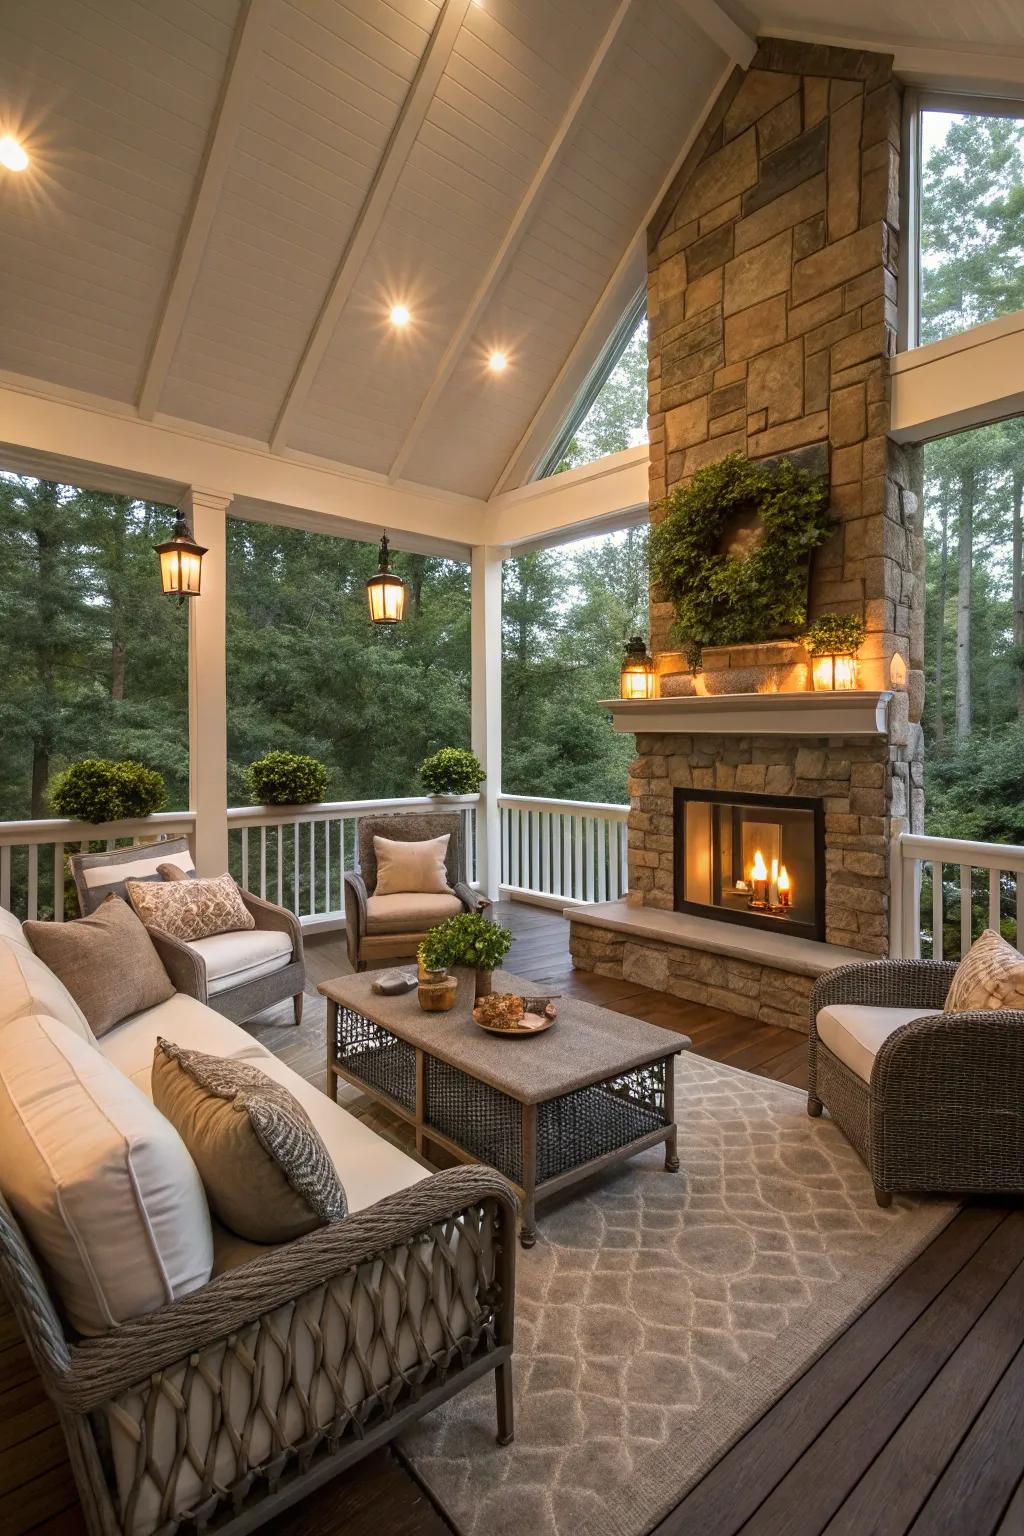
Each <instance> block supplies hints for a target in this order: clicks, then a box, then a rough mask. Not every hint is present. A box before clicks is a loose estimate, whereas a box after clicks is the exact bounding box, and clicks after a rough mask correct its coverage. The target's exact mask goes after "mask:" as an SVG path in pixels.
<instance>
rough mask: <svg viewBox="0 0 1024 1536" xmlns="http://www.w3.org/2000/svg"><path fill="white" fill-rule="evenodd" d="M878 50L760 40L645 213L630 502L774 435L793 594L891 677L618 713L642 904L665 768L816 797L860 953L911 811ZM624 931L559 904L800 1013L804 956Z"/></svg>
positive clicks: (832, 877)
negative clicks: (795, 971)
mask: <svg viewBox="0 0 1024 1536" xmlns="http://www.w3.org/2000/svg"><path fill="white" fill-rule="evenodd" d="M891 66H892V60H891V58H890V57H888V56H886V55H882V54H873V53H864V52H858V51H852V50H847V49H840V48H826V47H820V46H817V45H806V44H801V43H793V42H783V41H778V40H774V39H767V40H763V41H762V42H761V44H760V47H759V50H758V53H757V55H756V57H755V59H754V61H753V64H752V66H751V68H750V69H749V70H748V71H747V72H746V73H742V72H739V71H738V72H737V73H736V75H735V76H734V78H733V79H732V81H731V82H730V83H729V85H728V86H727V87H726V88H725V90H724V91H723V93H722V95H721V97H720V98H719V100H718V102H717V103H716V106H715V108H714V109H713V110H712V112H711V114H710V115H709V118H708V120H707V122H706V124H705V126H704V129H703V131H702V133H701V135H700V137H699V139H698V141H697V142H696V143H695V145H694V147H693V150H692V151H691V153H690V155H689V157H688V159H687V162H686V163H685V164H684V166H683V167H682V169H681V171H680V173H679V176H678V177H677V180H676V183H675V186H674V187H673V189H672V191H671V192H670V194H669V196H668V198H667V199H666V201H665V204H664V205H663V207H662V209H661V210H660V212H659V214H658V216H657V218H656V219H655V221H654V223H653V225H652V228H651V230H650V239H649V251H650V259H649V286H648V320H649V335H650V343H649V346H650V374H649V377H650V393H649V435H650V445H651V464H650V490H651V501H652V508H653V510H652V516H653V517H655V518H657V516H658V511H657V503H658V501H659V500H660V499H661V498H662V497H664V496H665V495H666V494H667V493H668V492H670V491H671V490H672V489H673V488H674V487H676V486H678V485H681V484H685V483H686V482H687V480H688V479H689V477H690V476H692V475H693V474H694V473H695V472H696V471H697V470H698V469H700V468H702V467H703V466H704V465H706V464H709V463H712V462H714V461H715V460H717V459H719V458H722V457H724V456H725V455H726V454H729V453H735V452H739V453H742V454H745V455H746V456H747V457H749V458H769V457H773V456H777V455H779V454H788V455H793V456H796V457H797V458H798V459H799V460H800V461H802V462H804V463H806V464H807V465H808V466H809V467H811V468H814V469H816V470H818V471H820V472H822V473H825V474H827V475H828V476H829V480H830V486H831V509H832V516H833V518H834V520H835V531H834V533H833V535H832V537H831V538H830V539H829V541H828V543H827V544H826V545H825V546H824V547H823V548H822V549H821V550H819V551H818V552H817V553H816V555H815V557H814V561H813V566H812V570H811V578H810V612H811V615H812V617H813V616H815V615H817V614H820V613H823V612H837V613H856V614H860V615H862V616H863V618H864V620H865V623H866V626H867V632H868V633H867V639H866V641H865V643H864V645H863V646H862V648H861V651H860V681H861V686H862V687H864V688H869V689H892V690H893V693H894V697H893V700H892V704H891V706H890V717H889V718H890V725H889V734H888V737H887V738H885V737H878V738H876V739H861V740H857V741H836V740H828V739H821V740H817V739H813V738H810V739H809V738H806V737H802V738H800V739H799V740H787V739H784V738H781V737H772V736H754V737H751V736H745V737H742V736H723V737H717V736H716V737H710V736H698V735H695V736H692V737H689V736H684V735H665V736H651V735H641V736H639V737H638V740H637V746H638V756H637V760H636V763H635V764H634V766H633V776H632V780H631V785H630V797H631V807H632V809H631V816H630V865H629V869H630V897H631V900H632V901H634V902H638V903H640V904H642V905H645V906H649V907H658V908H663V909H671V907H672V906H673V858H674V855H673V849H672V788H673V787H674V786H675V785H686V784H692V785H694V786H696V787H704V788H718V789H725V788H731V787H734V788H736V789H741V790H747V791H754V792H761V793H769V794H782V795H785V794H795V795H811V796H819V797H821V798H822V800H823V801H824V810H825V826H826V865H827V879H826V922H827V938H828V940H829V941H830V942H831V943H834V944H840V945H843V946H846V947H848V948H852V949H856V950H860V951H862V952H864V953H865V954H866V955H878V954H884V953H886V951H887V947H888V945H887V932H888V910H889V878H888V857H889V847H890V842H891V839H892V837H893V835H894V834H895V833H897V832H899V831H902V830H905V829H906V828H907V827H908V826H913V827H915V828H917V827H919V826H920V824H921V818H922V813H923V798H922V787H921V786H922V764H921V752H922V735H921V727H920V718H921V711H922V705H923V663H922V652H923V564H924V552H923V541H922V537H921V531H920V516H919V498H918V485H919V481H918V477H919V466H918V462H917V455H916V451H915V450H907V449H903V448H900V447H898V446H897V445H895V444H893V443H892V442H890V440H889V438H888V437H887V431H888V426H889V416H890V403H889V402H890V377H889V373H890V367H889V363H890V358H891V356H892V354H893V352H894V350H895V336H896V323H897V272H898V265H899V224H900V217H899V214H900V210H899V149H900V121H901V101H900V95H901V93H900V88H899V86H898V84H897V82H896V81H894V79H893V77H892V68H891ZM739 532H740V535H741V536H743V535H742V530H740V531H739ZM672 618H673V614H672V611H671V609H670V607H669V606H668V605H667V604H664V603H661V602H659V601H657V594H656V593H655V594H654V600H653V601H652V604H651V643H652V650H653V651H654V654H655V657H656V660H657V664H658V671H659V674H660V678H661V686H662V692H663V693H664V694H666V695H668V694H672V693H685V692H689V691H692V688H693V682H692V681H691V680H690V679H689V678H687V677H686V675H685V671H686V669H685V665H684V662H683V660H682V657H681V656H680V655H679V654H678V652H677V651H675V650H673V646H672V640H671V636H670V630H671V623H672ZM705 666H706V667H707V668H710V669H711V671H710V672H709V674H708V677H707V679H706V680H698V683H697V686H698V691H703V689H704V688H705V686H707V685H708V684H710V683H712V682H713V683H714V686H713V687H708V691H713V692H716V693H717V692H723V691H729V689H728V684H727V683H725V684H724V685H723V680H722V673H723V672H725V673H727V672H728V670H729V669H730V668H732V669H737V670H739V671H743V672H745V673H746V680H745V682H743V683H740V684H739V686H740V687H744V686H746V687H749V686H750V681H749V679H750V677H751V675H752V674H751V671H750V669H751V668H752V667H755V668H764V667H766V666H768V667H770V668H771V669H772V672H771V677H770V682H769V684H768V685H769V686H772V687H778V688H779V689H781V690H783V691H785V690H787V689H791V688H799V687H805V686H807V681H808V679H807V667H806V657H805V656H804V655H803V652H802V649H801V648H798V647H797V646H795V645H794V644H793V643H788V644H787V643H781V644H775V645H772V646H760V647H745V646H736V647H730V648H729V649H728V650H725V651H715V652H712V653H709V652H706V653H705ZM740 931H742V930H740ZM632 942H633V941H631V940H628V939H623V936H622V935H615V934H613V933H611V932H609V931H607V930H605V931H604V932H603V933H602V931H601V930H599V929H597V928H596V927H594V926H593V925H588V924H586V923H585V922H581V923H576V924H574V925H573V937H572V947H573V955H574V959H575V962H576V964H577V965H579V966H581V967H584V968H596V969H598V970H602V971H604V972H605V973H608V974H617V975H618V974H623V973H624V972H626V973H627V974H632V976H633V977H634V979H637V980H641V979H646V980H647V981H648V983H649V984H651V985H656V986H663V988H664V990H667V991H670V992H675V993H676V994H677V995H679V996H681V997H685V998H688V999H691V1000H697V1001H701V1000H705V1001H708V1002H713V1003H716V1004H718V1005H719V1006H722V1007H728V1008H731V1009H733V1010H734V1011H736V1012H739V1013H744V1014H748V1015H753V1016H754V1017H759V1018H762V1019H765V1020H768V1021H771V1022H783V1020H782V1019H781V1018H780V1017H779V1015H781V1014H786V1015H787V1020H786V1021H788V1022H791V1023H799V1024H800V1026H801V1027H806V1019H805V1017H804V1012H805V1008H806V992H807V990H808V983H807V979H806V978H801V977H791V978H788V980H787V978H785V977H784V976H780V975H779V973H778V972H776V971H769V970H768V969H767V968H765V967H760V966H757V965H755V964H752V963H749V962H747V961H739V960H738V961H736V962H726V961H723V959H722V957H721V956H711V957H709V956H706V955H703V954H701V953H700V952H699V951H693V952H690V951H682V950H680V949H678V948H677V947H676V946H663V945H660V944H655V943H653V942H651V943H649V944H646V946H644V945H641V946H640V948H641V949H644V953H639V952H635V950H631V949H630V945H631V943H632ZM645 967H646V977H644V976H641V974H640V973H641V971H643V970H644V968H645ZM666 967H667V969H666ZM723 974H724V975H725V976H727V977H728V978H731V979H730V980H729V981H728V983H727V984H725V983H723V982H722V979H721V978H722V976H723ZM741 983H742V985H741ZM780 987H782V988H783V991H782V996H783V997H784V1003H783V1005H782V1006H781V1007H780V1006H779V1004H778V1001H777V999H778V997H779V995H780V994H779V988H780ZM787 989H788V990H787ZM773 997H774V998H775V999H776V1001H773ZM744 999H745V1000H746V1001H745V1002H744ZM797 1002H799V1004H800V1006H799V1007H798V1008H797V1007H794V1006H792V1005H794V1004H795V1003H797Z"/></svg>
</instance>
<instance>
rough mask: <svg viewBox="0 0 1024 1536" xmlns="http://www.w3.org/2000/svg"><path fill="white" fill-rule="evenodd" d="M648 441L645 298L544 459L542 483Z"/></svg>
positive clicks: (628, 318) (607, 350) (623, 326)
mask: <svg viewBox="0 0 1024 1536" xmlns="http://www.w3.org/2000/svg"><path fill="white" fill-rule="evenodd" d="M646 441H647V312H646V305H645V295H643V294H642V295H641V296H640V298H639V299H638V300H637V302H636V303H635V304H633V305H632V307H631V308H630V310H629V313H628V314H627V315H626V317H625V319H624V320H623V322H622V324H621V325H620V326H619V328H618V330H617V331H616V333H615V335H614V336H613V337H612V339H611V341H610V342H609V344H608V346H607V347H606V348H605V351H604V353H603V355H602V357H601V359H600V361H599V362H598V365H597V367H596V368H595V369H594V371H593V374H592V375H591V378H590V380H589V381H588V383H587V385H586V386H585V387H584V389H583V390H582V392H581V394H580V396H579V398H578V399H577V401H576V404H575V406H574V407H573V410H572V412H571V413H570V416H569V420H568V422H567V423H566V425H565V427H564V428H563V430H562V432H561V434H560V435H559V437H558V440H557V442H556V443H555V445H554V447H553V448H552V450H551V452H550V453H549V454H548V456H547V458H546V459H545V461H544V463H543V465H542V467H541V470H540V478H543V477H544V476H545V475H557V474H560V473H561V472H562V471H563V470H566V469H578V468H579V467H580V465H582V464H592V463H593V462H594V460H595V459H603V458H604V457H605V455H606V454H609V453H619V452H621V450H622V449H623V448H635V447H636V446H637V445H638V444H640V443H646Z"/></svg>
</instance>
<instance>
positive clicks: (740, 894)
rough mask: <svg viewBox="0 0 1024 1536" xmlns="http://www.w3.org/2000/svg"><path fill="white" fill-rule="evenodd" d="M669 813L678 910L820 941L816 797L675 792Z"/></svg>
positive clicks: (821, 839) (821, 851) (821, 861)
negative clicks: (673, 823) (671, 826)
mask: <svg viewBox="0 0 1024 1536" xmlns="http://www.w3.org/2000/svg"><path fill="white" fill-rule="evenodd" d="M674 813H675V815H674V820H675V906H676V910H677V911H678V912H694V913H697V914H699V915H700V916H702V917H713V918H717V919H719V920H721V921H724V922H727V923H743V924H745V925H746V926H747V927H751V928H765V929H769V930H771V931H773V932H776V933H789V934H793V935H795V936H797V937H800V938H806V939H820V940H824V938H825V817H824V812H823V808H822V802H821V801H820V800H812V799H803V798H800V797H798V796H795V795H787V796H785V797H784V798H780V799H775V798H773V797H772V796H770V795H748V794H740V793H738V792H736V793H734V792H732V791H730V790H711V789H677V790H676V791H675V796H674Z"/></svg>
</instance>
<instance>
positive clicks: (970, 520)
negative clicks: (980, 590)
mask: <svg viewBox="0 0 1024 1536" xmlns="http://www.w3.org/2000/svg"><path fill="white" fill-rule="evenodd" d="M976 500H977V482H976V476H975V471H974V469H973V467H972V468H967V469H964V470H963V472H962V474H961V477H960V525H959V530H958V548H957V565H958V578H957V593H956V734H957V737H958V738H960V739H962V738H963V737H965V736H969V735H970V733H971V566H972V563H973V554H974V508H975V502H976Z"/></svg>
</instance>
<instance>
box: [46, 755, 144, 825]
mask: <svg viewBox="0 0 1024 1536" xmlns="http://www.w3.org/2000/svg"><path fill="white" fill-rule="evenodd" d="M166 804H167V786H166V784H165V783H164V779H163V775H162V774H160V773H157V771H156V769H155V768H147V767H146V765H145V763H136V762H132V760H131V759H130V758H129V759H126V760H125V761H124V762H120V763H114V762H109V761H108V760H107V759H105V758H100V757H87V758H83V759H82V761H81V762H79V763H71V764H70V765H69V766H68V767H67V768H65V770H64V772H63V773H58V774H57V775H56V776H55V778H53V779H52V780H51V781H50V809H51V810H52V811H53V812H54V814H55V815H57V816H69V817H70V818H71V819H72V820H73V821H92V822H101V821H135V820H137V819H138V818H139V817H140V816H149V815H151V814H152V812H153V811H160V810H163V808H164V806H165V805H166Z"/></svg>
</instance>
